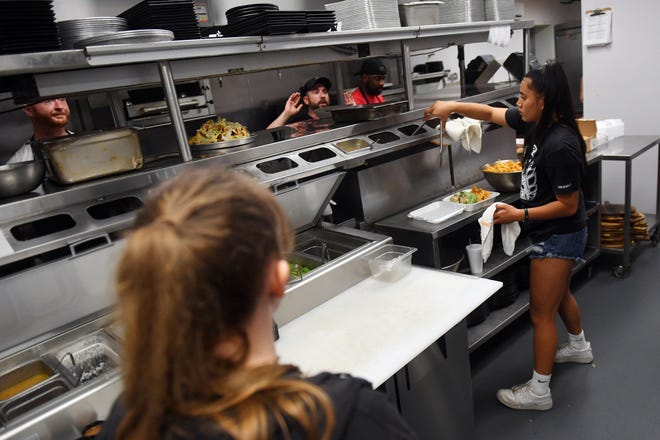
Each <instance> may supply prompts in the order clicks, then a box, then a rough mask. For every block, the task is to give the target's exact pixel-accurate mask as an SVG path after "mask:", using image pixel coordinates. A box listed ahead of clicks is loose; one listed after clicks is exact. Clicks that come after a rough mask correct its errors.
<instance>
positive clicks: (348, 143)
mask: <svg viewBox="0 0 660 440" xmlns="http://www.w3.org/2000/svg"><path fill="white" fill-rule="evenodd" d="M374 143H375V141H372V142H367V141H366V140H364V139H362V138H360V137H354V138H350V139H343V140H341V141H335V142H333V145H334V146H335V147H337V148H339V149H340V150H341V151H343V152H344V153H353V152H355V151H360V150H364V149H366V148H370V147H372V146H373V144H374Z"/></svg>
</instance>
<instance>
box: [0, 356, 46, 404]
mask: <svg viewBox="0 0 660 440" xmlns="http://www.w3.org/2000/svg"><path fill="white" fill-rule="evenodd" d="M55 374H56V372H55V371H54V370H53V369H52V368H50V367H49V366H48V365H47V364H46V363H45V362H43V361H42V360H39V359H37V360H33V361H31V362H28V363H26V364H24V365H20V366H18V367H16V368H14V369H12V370H11V371H9V372H8V373H5V374H3V375H2V376H0V403H1V402H3V401H8V400H11V399H13V398H15V397H17V396H19V395H21V394H24V393H25V392H26V391H29V390H30V389H33V388H35V387H36V386H38V385H39V384H41V383H43V382H46V381H47V380H48V379H50V378H51V377H52V376H54V375H55Z"/></svg>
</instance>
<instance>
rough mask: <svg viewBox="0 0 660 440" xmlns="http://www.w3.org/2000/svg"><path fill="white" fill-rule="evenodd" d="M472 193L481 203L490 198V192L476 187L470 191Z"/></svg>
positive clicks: (473, 186)
mask: <svg viewBox="0 0 660 440" xmlns="http://www.w3.org/2000/svg"><path fill="white" fill-rule="evenodd" d="M470 191H472V194H474V195H475V196H477V202H481V201H482V200H486V199H487V198H488V197H489V196H490V191H488V190H486V189H483V188H479V187H478V186H476V185H472V188H471V189H470Z"/></svg>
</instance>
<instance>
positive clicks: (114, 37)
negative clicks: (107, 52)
mask: <svg viewBox="0 0 660 440" xmlns="http://www.w3.org/2000/svg"><path fill="white" fill-rule="evenodd" d="M172 40H174V33H173V32H172V31H168V30H165V29H136V30H131V31H118V32H113V33H107V34H103V35H96V36H94V37H90V38H85V39H84V40H79V41H76V42H75V43H73V47H74V48H75V49H82V48H84V47H87V46H105V45H108V44H137V43H157V42H159V41H172Z"/></svg>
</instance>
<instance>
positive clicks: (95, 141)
mask: <svg viewBox="0 0 660 440" xmlns="http://www.w3.org/2000/svg"><path fill="white" fill-rule="evenodd" d="M34 145H35V147H36V149H37V150H38V151H40V152H41V153H42V154H43V156H44V157H45V158H46V159H47V162H46V165H47V167H48V171H49V173H50V178H52V179H53V180H55V181H56V182H57V183H60V184H71V183H77V182H83V181H85V180H90V179H95V178H98V177H104V176H109V175H112V174H117V173H122V172H125V171H131V170H135V169H139V168H142V165H143V163H144V159H143V157H142V149H141V147H140V140H139V138H138V135H137V130H135V129H133V128H119V129H114V130H107V131H102V132H94V133H84V134H72V135H69V136H63V137H58V138H52V139H44V140H40V141H35V142H34Z"/></svg>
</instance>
